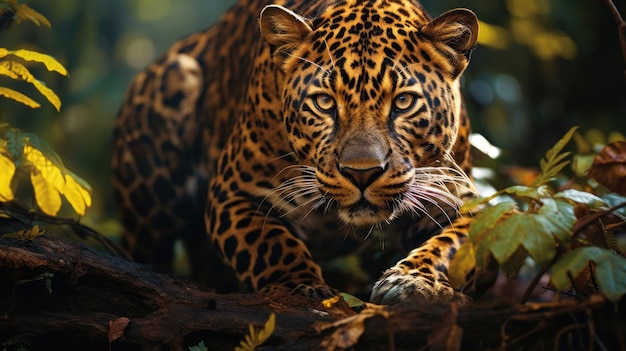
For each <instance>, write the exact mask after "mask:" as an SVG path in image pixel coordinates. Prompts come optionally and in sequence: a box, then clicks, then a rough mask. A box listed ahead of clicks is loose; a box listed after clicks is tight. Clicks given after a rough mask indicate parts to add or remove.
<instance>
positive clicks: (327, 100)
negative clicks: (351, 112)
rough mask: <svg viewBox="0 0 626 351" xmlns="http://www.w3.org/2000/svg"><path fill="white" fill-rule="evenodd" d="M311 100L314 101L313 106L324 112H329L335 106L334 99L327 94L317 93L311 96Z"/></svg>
mask: <svg viewBox="0 0 626 351" xmlns="http://www.w3.org/2000/svg"><path fill="white" fill-rule="evenodd" d="M313 100H314V101H315V106H317V108H319V109H320V110H322V111H324V112H330V111H332V110H334V109H335V107H336V106H337V104H336V103H335V99H333V98H332V97H331V96H330V95H328V94H317V95H315V97H313Z"/></svg>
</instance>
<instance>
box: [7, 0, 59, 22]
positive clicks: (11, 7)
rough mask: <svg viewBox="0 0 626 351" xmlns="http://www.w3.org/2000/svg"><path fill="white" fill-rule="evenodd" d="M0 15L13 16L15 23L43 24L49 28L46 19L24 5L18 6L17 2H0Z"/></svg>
mask: <svg viewBox="0 0 626 351" xmlns="http://www.w3.org/2000/svg"><path fill="white" fill-rule="evenodd" d="M0 13H3V14H4V13H11V14H13V16H14V17H15V22H16V23H20V22H22V21H31V22H33V23H35V24H36V25H40V24H44V25H45V26H48V27H51V25H50V22H49V21H48V19H47V18H46V17H44V16H43V15H42V14H40V13H39V12H37V11H35V10H33V9H32V8H30V7H29V6H28V5H26V4H19V3H18V2H17V0H2V1H0Z"/></svg>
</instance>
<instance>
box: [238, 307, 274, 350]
mask: <svg viewBox="0 0 626 351" xmlns="http://www.w3.org/2000/svg"><path fill="white" fill-rule="evenodd" d="M275 326H276V315H275V314H274V313H271V314H270V317H269V318H268V320H267V322H265V325H264V326H263V328H261V329H260V330H255V329H254V327H253V326H252V324H250V325H249V326H248V328H249V332H248V335H246V338H245V339H244V340H243V341H241V343H240V346H237V347H235V351H252V350H254V349H255V348H257V347H258V346H260V345H261V344H263V343H264V342H265V341H267V339H269V337H270V336H271V335H272V333H273V332H274V327H275Z"/></svg>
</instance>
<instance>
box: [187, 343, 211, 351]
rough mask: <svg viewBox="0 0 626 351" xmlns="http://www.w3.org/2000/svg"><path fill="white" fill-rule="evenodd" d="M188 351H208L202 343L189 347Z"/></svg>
mask: <svg viewBox="0 0 626 351" xmlns="http://www.w3.org/2000/svg"><path fill="white" fill-rule="evenodd" d="M188 349H189V351H208V348H207V347H206V345H205V344H204V341H200V342H199V343H198V345H195V346H189V348H188Z"/></svg>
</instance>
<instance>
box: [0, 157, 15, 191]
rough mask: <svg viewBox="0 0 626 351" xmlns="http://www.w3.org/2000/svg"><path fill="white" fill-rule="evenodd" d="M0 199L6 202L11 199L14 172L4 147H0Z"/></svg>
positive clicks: (13, 165) (13, 166) (12, 164)
mask: <svg viewBox="0 0 626 351" xmlns="http://www.w3.org/2000/svg"><path fill="white" fill-rule="evenodd" d="M0 169H2V172H0V201H3V202H6V201H11V200H13V189H12V188H11V180H12V179H13V174H15V164H14V163H13V160H11V158H10V157H9V155H8V150H7V149H6V148H5V147H0Z"/></svg>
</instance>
